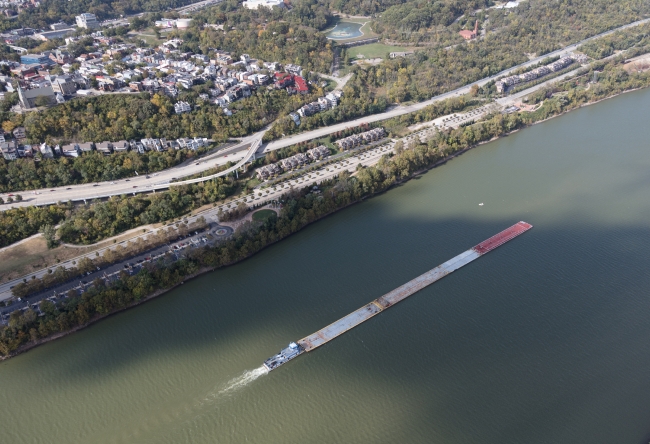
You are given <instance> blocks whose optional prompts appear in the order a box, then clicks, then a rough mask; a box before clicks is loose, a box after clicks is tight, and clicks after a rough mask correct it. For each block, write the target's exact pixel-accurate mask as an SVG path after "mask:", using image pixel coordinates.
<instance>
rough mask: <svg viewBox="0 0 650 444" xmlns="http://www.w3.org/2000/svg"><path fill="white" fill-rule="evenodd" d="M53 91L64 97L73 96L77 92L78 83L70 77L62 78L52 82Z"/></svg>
mask: <svg viewBox="0 0 650 444" xmlns="http://www.w3.org/2000/svg"><path fill="white" fill-rule="evenodd" d="M52 91H54V92H55V93H59V94H61V95H64V96H71V95H72V94H74V93H76V92H77V83H76V82H75V81H73V80H72V79H71V78H70V76H60V77H57V78H56V79H54V80H53V81H52Z"/></svg>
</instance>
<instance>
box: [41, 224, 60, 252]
mask: <svg viewBox="0 0 650 444" xmlns="http://www.w3.org/2000/svg"><path fill="white" fill-rule="evenodd" d="M40 232H41V233H42V234H43V237H44V238H45V241H46V242H47V248H50V249H52V248H56V247H57V246H58V245H59V242H58V241H57V240H56V229H55V228H54V227H53V226H52V225H50V224H46V225H43V226H42V227H41V229H40Z"/></svg>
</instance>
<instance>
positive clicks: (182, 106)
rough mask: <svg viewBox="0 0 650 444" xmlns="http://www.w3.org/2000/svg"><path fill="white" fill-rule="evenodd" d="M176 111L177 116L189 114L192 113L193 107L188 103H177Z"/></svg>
mask: <svg viewBox="0 0 650 444" xmlns="http://www.w3.org/2000/svg"><path fill="white" fill-rule="evenodd" d="M174 111H175V112H176V114H182V113H189V112H190V111H192V106H191V105H190V104H189V103H187V102H176V104H175V105H174Z"/></svg>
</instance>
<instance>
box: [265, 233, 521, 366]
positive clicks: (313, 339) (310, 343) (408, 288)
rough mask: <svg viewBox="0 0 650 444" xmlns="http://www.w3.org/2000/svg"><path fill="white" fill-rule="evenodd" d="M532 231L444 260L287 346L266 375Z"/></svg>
mask: <svg viewBox="0 0 650 444" xmlns="http://www.w3.org/2000/svg"><path fill="white" fill-rule="evenodd" d="M531 228H533V226H532V225H531V224H529V223H527V222H517V223H516V224H514V225H513V226H511V227H510V228H508V229H506V230H503V231H502V232H500V233H498V234H495V235H494V236H492V237H491V238H489V239H487V240H484V241H483V242H481V243H480V244H478V245H476V246H475V247H472V248H470V249H469V250H467V251H465V252H463V253H461V254H459V255H458V256H456V257H454V258H452V259H450V260H448V261H447V262H445V263H444V264H441V265H438V266H437V267H436V268H434V269H432V270H429V271H427V272H426V273H424V274H423V275H421V276H418V277H416V278H415V279H413V280H411V281H409V282H407V283H406V284H404V285H402V286H401V287H398V288H396V289H395V290H393V291H391V292H389V293H386V294H385V295H383V296H381V297H380V298H377V299H375V300H374V301H372V302H370V303H369V304H366V305H364V306H363V307H361V308H360V309H358V310H356V311H353V312H352V313H350V314H349V315H347V316H344V317H342V318H341V319H339V320H338V321H336V322H334V323H332V324H330V325H328V326H327V327H325V328H323V329H321V330H318V331H317V332H316V333H312V334H311V335H309V336H307V337H304V338H302V339H301V340H299V341H297V343H296V342H292V343H290V344H289V345H288V346H287V347H286V348H284V349H282V351H280V353H279V354H277V355H275V356H272V357H270V358H269V359H267V360H266V361H264V366H265V367H266V368H267V369H268V370H269V371H270V370H274V369H276V368H278V367H279V366H281V365H282V364H285V363H287V362H289V361H290V360H292V359H293V358H295V357H297V356H299V355H301V354H303V353H306V352H310V351H312V350H314V349H315V348H318V347H320V346H321V345H323V344H325V343H327V342H329V341H331V340H332V339H334V338H336V337H337V336H339V335H342V334H343V333H345V332H346V331H348V330H350V329H351V328H354V327H356V326H357V325H359V324H361V323H362V322H364V321H367V320H368V319H370V318H371V317H373V316H375V315H377V314H379V313H381V312H382V311H383V310H385V309H387V308H388V307H390V306H391V305H395V304H396V303H398V302H399V301H402V300H404V299H406V298H407V297H409V296H411V295H412V294H413V293H416V292H418V291H420V290H422V289H423V288H424V287H427V286H429V285H431V284H433V283H434V282H436V281H437V280H439V279H441V278H443V277H445V276H447V275H448V274H449V273H451V272H452V271H456V270H458V269H459V268H460V267H462V266H463V265H467V264H469V263H470V262H472V261H473V260H474V259H478V258H479V257H481V256H483V255H484V254H485V253H488V252H490V251H492V250H494V249H495V248H497V247H500V246H501V245H503V244H505V243H506V242H508V241H510V240H512V239H514V238H515V237H517V236H519V235H520V234H522V233H525V232H526V231H528V230H530V229H531Z"/></svg>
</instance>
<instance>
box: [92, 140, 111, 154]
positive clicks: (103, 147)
mask: <svg viewBox="0 0 650 444" xmlns="http://www.w3.org/2000/svg"><path fill="white" fill-rule="evenodd" d="M95 148H96V149H97V151H99V152H101V153H104V154H111V153H112V152H113V144H112V143H111V142H100V143H97V144H95Z"/></svg>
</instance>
